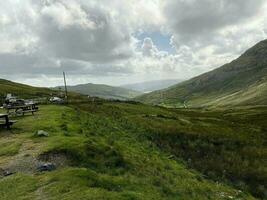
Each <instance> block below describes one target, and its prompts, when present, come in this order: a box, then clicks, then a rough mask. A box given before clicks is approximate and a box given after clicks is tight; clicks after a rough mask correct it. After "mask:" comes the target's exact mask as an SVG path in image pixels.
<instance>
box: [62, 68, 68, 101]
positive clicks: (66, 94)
mask: <svg viewBox="0 0 267 200" xmlns="http://www.w3.org/2000/svg"><path fill="white" fill-rule="evenodd" d="M63 77H64V85H65V100H66V102H67V103H68V90H67V83H66V75H65V72H63Z"/></svg>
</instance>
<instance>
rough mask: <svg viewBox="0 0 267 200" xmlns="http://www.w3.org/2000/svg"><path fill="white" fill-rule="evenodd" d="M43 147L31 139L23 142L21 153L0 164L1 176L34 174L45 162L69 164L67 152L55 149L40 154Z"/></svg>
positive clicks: (57, 166) (55, 164)
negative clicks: (54, 150)
mask: <svg viewBox="0 0 267 200" xmlns="http://www.w3.org/2000/svg"><path fill="white" fill-rule="evenodd" d="M41 149H42V147H41V146H40V145H38V144H35V143H33V141H31V140H27V141H25V142H23V143H22V146H21V148H20V150H19V153H18V154H16V155H15V156H12V157H9V158H8V160H6V162H5V163H2V164H1V165H0V178H1V177H4V176H6V175H11V174H14V173H17V172H20V173H26V174H33V173H36V172H38V168H39V167H40V166H42V165H44V164H45V163H52V164H53V165H54V166H55V167H56V168H62V167H64V166H66V165H69V163H70V162H69V159H68V158H67V156H66V154H64V153H62V152H53V151H51V152H47V153H42V154H40V151H41Z"/></svg>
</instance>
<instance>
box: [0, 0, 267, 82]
mask: <svg viewBox="0 0 267 200" xmlns="http://www.w3.org/2000/svg"><path fill="white" fill-rule="evenodd" d="M266 11H267V1H265V0H234V1H233V0H216V1H214V0H127V1H125V0H112V1H110V0H101V1H99V0H90V1H88V0H38V1H37V0H5V1H0V78H4V79H9V80H12V81H17V82H22V83H26V84H31V85H35V86H49V87H50V86H56V85H62V72H63V71H65V72H66V74H67V81H68V84H70V85H75V84H81V83H88V82H90V83H104V84H109V85H122V84H127V83H135V82H143V81H149V80H159V79H189V78H191V77H194V76H196V75H199V74H201V73H204V72H207V71H209V70H212V69H214V68H217V67H220V66H221V65H223V64H225V63H227V62H230V61H231V60H233V59H236V58H237V57H238V56H240V54H242V53H243V52H244V51H245V50H247V49H248V48H250V47H252V46H253V45H255V44H256V43H257V42H259V41H261V40H264V39H267V12H266Z"/></svg>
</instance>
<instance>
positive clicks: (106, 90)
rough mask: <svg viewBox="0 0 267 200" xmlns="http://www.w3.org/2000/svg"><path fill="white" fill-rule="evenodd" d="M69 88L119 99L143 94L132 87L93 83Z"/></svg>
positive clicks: (106, 97)
mask: <svg viewBox="0 0 267 200" xmlns="http://www.w3.org/2000/svg"><path fill="white" fill-rule="evenodd" d="M68 90H69V91H73V92H77V93H81V94H84V95H89V96H95V97H101V98H105V99H119V100H126V99H130V98H134V97H136V96H138V95H141V94H142V93H141V92H137V91H134V90H131V89H125V88H121V87H113V86H109V85H103V84H92V83H88V84H81V85H75V86H68Z"/></svg>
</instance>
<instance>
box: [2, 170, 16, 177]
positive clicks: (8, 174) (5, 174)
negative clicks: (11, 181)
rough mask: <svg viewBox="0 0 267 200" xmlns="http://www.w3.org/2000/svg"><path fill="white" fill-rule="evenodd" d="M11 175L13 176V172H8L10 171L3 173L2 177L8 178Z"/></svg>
mask: <svg viewBox="0 0 267 200" xmlns="http://www.w3.org/2000/svg"><path fill="white" fill-rule="evenodd" d="M12 174H14V172H10V171H5V172H4V176H10V175H12Z"/></svg>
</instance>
